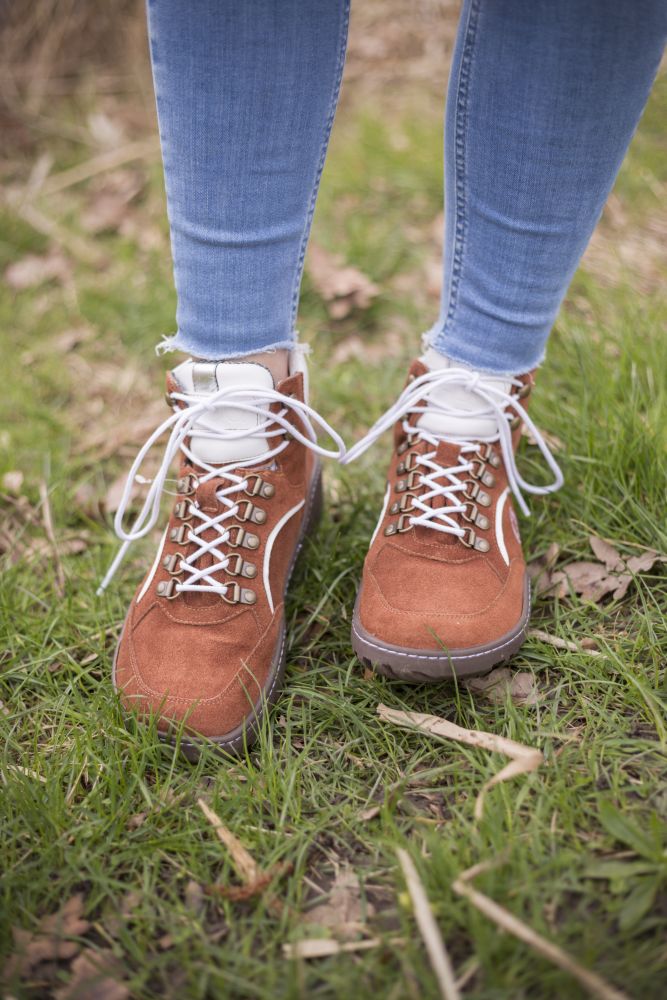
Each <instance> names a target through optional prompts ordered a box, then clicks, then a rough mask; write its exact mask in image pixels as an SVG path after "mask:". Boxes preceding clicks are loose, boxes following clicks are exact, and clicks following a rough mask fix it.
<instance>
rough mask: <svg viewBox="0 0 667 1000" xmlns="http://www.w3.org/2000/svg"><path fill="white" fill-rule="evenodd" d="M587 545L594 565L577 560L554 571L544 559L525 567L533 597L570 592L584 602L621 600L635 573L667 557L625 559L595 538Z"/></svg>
mask: <svg viewBox="0 0 667 1000" xmlns="http://www.w3.org/2000/svg"><path fill="white" fill-rule="evenodd" d="M589 544H590V546H591V549H592V551H593V553H594V555H595V556H597V558H598V560H599V561H598V562H592V561H590V560H585V559H584V560H579V561H577V562H572V563H569V564H568V565H567V566H564V567H563V568H562V569H558V570H554V569H553V568H552V567H553V562H552V563H551V564H550V563H549V561H548V559H547V557H542V558H541V559H538V560H534V561H533V562H532V563H529V564H528V572H529V574H530V576H531V578H532V580H533V586H534V588H535V590H536V592H537V593H542V594H553V595H554V596H555V597H559V598H564V597H568V596H569V594H570V593H571V591H574V592H575V593H576V594H579V595H580V596H581V597H582V598H583V599H584V600H585V601H593V602H594V603H596V604H597V603H599V602H600V601H602V600H603V598H605V597H606V596H607V595H608V594H612V595H613V598H614V600H616V601H618V600H621V598H623V597H625V595H626V593H627V592H628V588H629V587H630V584H631V583H632V581H633V576H635V575H636V574H637V573H642V572H647V571H648V570H650V569H652V568H653V566H654V565H655V564H656V562H665V561H667V556H663V555H661V554H660V553H659V552H656V551H654V550H653V549H648V550H646V551H644V552H642V553H641V555H638V556H631V557H630V558H629V559H626V558H624V557H623V556H621V555H620V553H619V552H618V551H617V549H616V548H614V546H613V545H612V544H611V543H610V542H608V541H605V540H604V539H602V538H598V537H597V536H596V535H591V536H590V537H589Z"/></svg>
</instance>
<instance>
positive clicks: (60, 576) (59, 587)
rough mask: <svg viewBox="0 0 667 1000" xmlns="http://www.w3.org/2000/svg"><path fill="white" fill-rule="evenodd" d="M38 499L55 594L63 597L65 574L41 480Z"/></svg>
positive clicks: (45, 492)
mask: <svg viewBox="0 0 667 1000" xmlns="http://www.w3.org/2000/svg"><path fill="white" fill-rule="evenodd" d="M39 498H40V500H41V506H42V522H43V524H44V534H45V535H46V537H47V538H48V540H49V545H50V546H51V549H52V551H53V562H54V566H55V571H56V593H57V594H58V597H64V596H65V572H64V570H63V564H62V562H61V560H60V552H59V551H58V543H57V542H56V533H55V531H54V530H53V515H52V513H51V502H50V500H49V491H48V489H47V486H46V483H45V482H44V480H43V479H42V481H41V482H40V484H39Z"/></svg>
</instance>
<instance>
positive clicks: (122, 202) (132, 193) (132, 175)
mask: <svg viewBox="0 0 667 1000" xmlns="http://www.w3.org/2000/svg"><path fill="white" fill-rule="evenodd" d="M143 186H144V178H143V176H142V174H141V173H140V172H139V171H136V170H135V171H132V170H116V171H114V172H113V173H110V174H107V175H106V176H105V177H104V178H103V180H102V181H101V183H98V184H95V185H93V186H91V188H90V193H89V202H88V208H87V209H86V210H85V211H84V212H83V213H82V214H81V226H82V227H83V229H85V230H87V232H89V233H94V234H97V233H103V232H114V231H116V230H118V229H120V228H121V226H122V224H123V222H124V221H125V219H126V218H127V216H128V213H129V212H130V211H131V202H132V201H133V200H134V199H135V198H136V197H137V195H138V194H139V192H140V191H141V190H142V188H143Z"/></svg>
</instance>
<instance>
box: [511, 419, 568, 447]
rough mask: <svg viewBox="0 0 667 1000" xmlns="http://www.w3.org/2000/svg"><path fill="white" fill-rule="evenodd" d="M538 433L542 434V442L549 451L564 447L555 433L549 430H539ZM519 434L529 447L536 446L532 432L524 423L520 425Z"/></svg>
mask: <svg viewBox="0 0 667 1000" xmlns="http://www.w3.org/2000/svg"><path fill="white" fill-rule="evenodd" d="M540 433H541V434H542V437H543V438H544V442H545V444H546V445H547V447H548V448H549V450H550V451H553V452H557V451H562V450H563V448H564V447H565V445H564V444H563V442H562V441H561V439H560V438H559V437H557V436H556V435H555V434H551V433H550V432H549V431H541V432H540ZM521 436H522V437H524V438H525V439H526V441H527V443H528V444H529V445H531V447H536V446H537V441H536V440H535V438H534V436H533V432H532V431H531V430H530V429H529V428H528V427H526V425H525V424H522V425H521Z"/></svg>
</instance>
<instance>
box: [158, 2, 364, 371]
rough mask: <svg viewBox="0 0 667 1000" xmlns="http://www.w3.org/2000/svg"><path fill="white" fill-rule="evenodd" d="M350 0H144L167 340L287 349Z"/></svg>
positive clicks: (209, 349)
mask: <svg viewBox="0 0 667 1000" xmlns="http://www.w3.org/2000/svg"><path fill="white" fill-rule="evenodd" d="M348 16H349V0H308V3H302V2H300V0H246V2H238V0H191V2H188V3H183V2H182V0H148V22H149V36H150V47H151V56H152V63H153V75H154V81H155V93H156V99H157V108H158V118H159V125H160V138H161V143H162V155H163V159H164V170H165V182H166V190H167V204H168V211H169V221H170V226H171V240H172V250H173V258H174V275H175V281H176V290H177V294H178V310H177V325H178V332H177V334H176V336H175V337H174V338H173V339H171V340H170V341H169V346H171V347H172V348H174V349H179V350H183V351H186V352H188V353H190V354H193V355H195V356H197V357H200V358H208V359H219V358H230V357H235V356H242V355H248V354H256V353H259V352H262V351H266V350H267V348H290V347H291V346H292V345H293V341H294V322H295V317H296V310H297V304H298V296H299V286H300V282H301V272H302V266H303V259H304V255H305V249H306V241H307V238H308V233H309V229H310V222H311V218H312V213H313V209H314V206H315V197H316V193H317V187H318V183H319V179H320V174H321V172H322V167H323V165H324V158H325V154H326V147H327V142H328V139H329V133H330V130H331V125H332V122H333V117H334V112H335V108H336V102H337V98H338V91H339V87H340V80H341V74H342V70H343V62H344V58H345V46H346V40H347V26H348Z"/></svg>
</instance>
